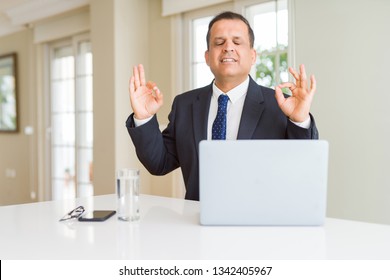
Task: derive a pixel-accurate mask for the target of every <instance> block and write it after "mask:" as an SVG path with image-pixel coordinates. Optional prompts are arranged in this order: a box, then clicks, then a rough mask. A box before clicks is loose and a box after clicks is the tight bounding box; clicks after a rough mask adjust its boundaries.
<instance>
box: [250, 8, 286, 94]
mask: <svg viewBox="0 0 390 280" xmlns="http://www.w3.org/2000/svg"><path fill="white" fill-rule="evenodd" d="M245 16H246V17H247V18H248V20H249V22H250V23H251V25H252V28H253V32H254V33H255V43H254V48H255V49H256V51H257V61H256V66H255V71H254V73H253V78H255V79H256V82H258V83H259V84H261V85H263V86H266V87H275V85H277V84H279V83H281V82H287V81H288V11H287V0H278V1H269V2H266V3H261V4H257V5H252V6H248V7H246V8H245Z"/></svg>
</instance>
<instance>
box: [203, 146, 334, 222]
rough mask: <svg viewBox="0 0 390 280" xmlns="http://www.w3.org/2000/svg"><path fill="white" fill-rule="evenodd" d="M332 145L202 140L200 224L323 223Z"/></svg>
mask: <svg viewBox="0 0 390 280" xmlns="http://www.w3.org/2000/svg"><path fill="white" fill-rule="evenodd" d="M327 175H328V142H327V141H324V140H237V141H215V140H214V141H202V142H201V143H200V145H199V187H200V206H201V213H200V222H201V224H202V225H321V224H323V222H324V218H325V212H326V190H327Z"/></svg>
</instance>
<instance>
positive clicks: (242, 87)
mask: <svg viewBox="0 0 390 280" xmlns="http://www.w3.org/2000/svg"><path fill="white" fill-rule="evenodd" d="M248 87H249V76H248V77H247V78H246V80H245V81H243V82H242V83H241V84H239V85H238V86H236V87H235V88H233V89H231V90H229V91H228V92H226V93H225V92H223V91H222V90H220V89H219V88H218V87H217V86H216V85H215V82H214V83H213V96H214V97H215V98H217V99H218V97H219V96H220V95H221V94H226V95H227V96H228V97H229V100H230V102H232V103H235V102H236V101H237V100H238V99H240V98H241V97H242V96H243V95H245V94H246V93H247V92H248Z"/></svg>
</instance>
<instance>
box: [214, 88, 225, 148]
mask: <svg viewBox="0 0 390 280" xmlns="http://www.w3.org/2000/svg"><path fill="white" fill-rule="evenodd" d="M228 101H229V96H227V95H226V94H221V95H220V96H219V97H218V112H217V116H216V118H215V120H214V123H213V130H212V139H213V140H225V139H226V109H227V103H228Z"/></svg>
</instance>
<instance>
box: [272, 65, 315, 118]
mask: <svg viewBox="0 0 390 280" xmlns="http://www.w3.org/2000/svg"><path fill="white" fill-rule="evenodd" d="M288 70H289V71H290V73H291V74H292V75H293V77H294V78H295V84H294V83H290V82H287V83H282V84H280V85H278V86H276V88H275V98H276V101H277V102H278V104H279V107H280V109H281V110H282V111H283V113H284V114H285V115H286V116H287V117H288V118H289V119H290V120H292V121H294V122H303V121H305V120H307V119H308V118H309V112H310V106H311V102H312V101H313V96H314V93H315V91H316V80H315V78H314V75H311V76H310V90H309V88H308V83H307V77H306V71H305V66H304V65H303V64H301V65H300V67H299V71H300V73H298V72H296V71H295V70H294V69H293V68H291V67H289V68H288ZM282 88H289V89H290V91H291V93H292V95H291V97H288V98H285V97H284V95H283V92H282Z"/></svg>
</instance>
